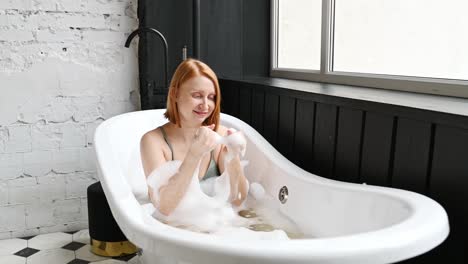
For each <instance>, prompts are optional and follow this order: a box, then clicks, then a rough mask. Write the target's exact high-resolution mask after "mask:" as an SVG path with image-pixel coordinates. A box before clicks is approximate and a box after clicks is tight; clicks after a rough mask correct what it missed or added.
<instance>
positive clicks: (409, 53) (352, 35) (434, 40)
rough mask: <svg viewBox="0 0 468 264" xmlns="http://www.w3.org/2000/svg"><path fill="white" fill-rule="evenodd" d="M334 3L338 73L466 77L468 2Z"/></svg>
mask: <svg viewBox="0 0 468 264" xmlns="http://www.w3.org/2000/svg"><path fill="white" fill-rule="evenodd" d="M335 3H336V4H335V42H334V48H335V49H334V61H333V69H334V71H343V72H360V73H376V74H390V75H403V76H418V77H434V78H447V79H468V48H467V47H468V34H467V33H466V32H467V29H468V16H467V15H466V11H467V10H468V1H466V0H445V1H442V0H410V1H408V0H391V1H390V0H336V2H335Z"/></svg>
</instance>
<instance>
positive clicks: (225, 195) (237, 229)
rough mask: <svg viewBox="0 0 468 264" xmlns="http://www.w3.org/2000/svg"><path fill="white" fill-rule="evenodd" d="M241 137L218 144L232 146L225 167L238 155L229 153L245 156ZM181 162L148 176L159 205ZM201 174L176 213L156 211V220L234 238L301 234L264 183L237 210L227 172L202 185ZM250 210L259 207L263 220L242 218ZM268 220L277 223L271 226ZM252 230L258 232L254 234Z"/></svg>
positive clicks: (244, 163) (232, 135)
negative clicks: (269, 195)
mask: <svg viewBox="0 0 468 264" xmlns="http://www.w3.org/2000/svg"><path fill="white" fill-rule="evenodd" d="M239 135H240V134H239V133H234V134H231V135H230V136H228V137H224V138H222V137H220V138H218V143H222V144H225V145H226V146H227V147H228V155H226V158H225V160H224V162H225V164H226V163H227V162H229V161H230V160H231V159H232V158H233V157H234V155H235V154H231V155H229V153H233V152H238V153H239V154H243V153H245V139H244V138H243V137H241V136H239ZM242 141H244V142H242ZM181 163H182V162H181V161H169V162H167V163H165V164H163V165H162V166H160V167H159V168H158V169H156V170H155V171H153V172H152V173H151V174H150V176H149V177H148V180H147V183H148V185H149V186H150V187H152V189H153V197H154V200H155V201H156V202H158V201H159V189H160V188H161V187H162V186H164V185H166V184H167V182H168V181H169V179H170V177H172V176H173V175H175V174H176V173H177V172H178V169H179V167H180V165H181ZM247 163H248V162H247V161H241V164H242V167H243V168H244V167H245V166H246V165H247ZM198 172H199V169H198V167H197V169H196V170H195V172H194V174H193V175H192V180H191V182H190V184H189V186H188V189H187V192H186V193H185V195H184V197H183V198H182V200H181V201H180V202H179V204H178V205H177V207H176V208H175V209H174V211H173V212H172V213H171V214H170V215H168V216H166V215H164V214H162V213H160V212H159V211H158V209H157V208H155V210H154V213H153V217H155V218H156V219H158V220H160V221H162V222H164V223H166V224H169V225H171V226H175V227H180V228H184V229H188V230H191V231H196V232H203V233H210V234H213V235H217V236H222V237H225V238H230V239H259V240H262V239H269V240H271V239H276V240H285V239H289V238H288V235H287V234H286V232H285V231H284V230H288V233H294V232H297V229H296V228H295V226H294V224H293V223H292V222H291V221H288V220H285V219H283V218H284V217H282V216H280V214H279V210H278V208H274V204H277V202H276V203H275V202H274V201H273V198H272V197H268V196H267V195H265V191H264V189H263V187H262V186H261V185H260V184H258V183H253V184H252V186H253V188H250V189H251V190H252V191H253V193H251V194H249V195H248V196H247V199H246V201H245V202H244V203H243V204H242V205H240V206H239V207H237V208H234V207H233V206H232V205H231V203H230V201H229V193H230V188H231V186H230V181H229V174H228V173H227V171H225V172H224V173H222V174H221V175H220V176H219V177H215V178H210V179H208V180H204V181H201V182H200V181H199V177H198ZM249 208H256V209H254V210H258V214H259V217H256V218H250V219H249V218H244V217H241V216H240V215H239V211H241V210H246V209H249ZM269 210H273V211H276V210H277V211H278V212H277V213H273V212H269ZM265 221H268V222H269V223H275V224H274V225H270V224H267V223H265ZM270 226H271V230H268V231H269V232H263V231H264V230H262V228H265V227H270ZM273 226H274V227H273ZM249 228H250V229H249ZM251 229H253V230H256V229H258V230H257V231H253V230H251ZM267 229H268V228H267ZM281 229H284V230H281ZM291 230H293V231H291Z"/></svg>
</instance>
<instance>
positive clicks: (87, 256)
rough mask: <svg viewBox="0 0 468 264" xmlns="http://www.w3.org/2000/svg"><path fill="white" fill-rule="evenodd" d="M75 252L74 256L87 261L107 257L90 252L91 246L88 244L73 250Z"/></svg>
mask: <svg viewBox="0 0 468 264" xmlns="http://www.w3.org/2000/svg"><path fill="white" fill-rule="evenodd" d="M75 254H76V258H78V259H82V260H87V261H101V260H106V259H108V258H105V257H101V256H98V255H95V254H93V253H92V252H91V246H90V245H86V246H83V247H82V248H80V249H78V250H77V251H75Z"/></svg>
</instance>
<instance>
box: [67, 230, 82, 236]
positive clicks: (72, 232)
mask: <svg viewBox="0 0 468 264" xmlns="http://www.w3.org/2000/svg"><path fill="white" fill-rule="evenodd" d="M80 231H81V230H76V231H67V232H64V233H67V234H70V235H73V234H75V233H78V232H80Z"/></svg>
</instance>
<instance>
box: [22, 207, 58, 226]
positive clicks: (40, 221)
mask: <svg viewBox="0 0 468 264" xmlns="http://www.w3.org/2000/svg"><path fill="white" fill-rule="evenodd" d="M53 206H55V203H41V202H39V201H36V202H34V203H31V204H28V205H26V228H36V227H41V226H50V225H53V224H54V223H55V221H56V219H55V218H54V212H53ZM57 220H58V219H57ZM58 221H60V220H58Z"/></svg>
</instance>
